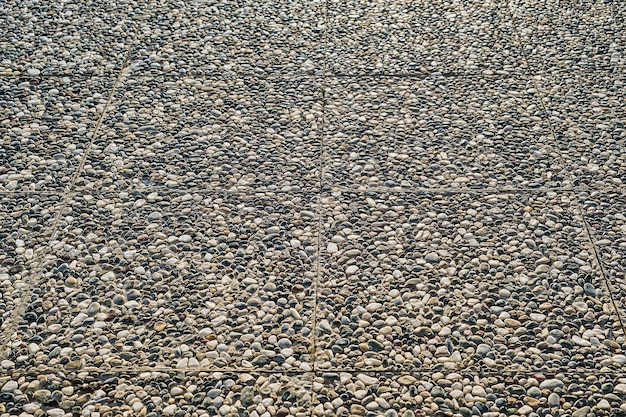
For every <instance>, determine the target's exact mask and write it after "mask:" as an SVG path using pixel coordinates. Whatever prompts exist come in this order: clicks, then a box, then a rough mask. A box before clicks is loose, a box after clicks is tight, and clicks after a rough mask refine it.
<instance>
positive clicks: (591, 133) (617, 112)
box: [541, 71, 626, 188]
mask: <svg viewBox="0 0 626 417" xmlns="http://www.w3.org/2000/svg"><path fill="white" fill-rule="evenodd" d="M625 81H626V76H625V75H623V74H620V73H613V72H603V71H602V72H600V71H598V72H591V73H577V72H574V73H564V72H563V73H560V74H559V75H555V76H551V77H544V78H543V80H542V81H541V85H542V89H544V90H545V91H543V92H542V94H543V95H544V96H545V100H544V102H545V105H546V109H547V111H548V114H549V116H550V123H551V125H552V128H553V129H554V131H555V135H556V142H557V143H556V145H557V146H558V147H559V151H560V154H561V155H562V158H563V159H564V161H565V163H566V164H567V167H568V171H569V172H570V174H571V175H572V177H573V182H574V184H575V185H580V186H587V187H590V188H601V187H611V186H613V187H621V186H623V184H624V182H626V129H624V122H625V121H626V104H625V103H626V89H625V88H624V82H625Z"/></svg>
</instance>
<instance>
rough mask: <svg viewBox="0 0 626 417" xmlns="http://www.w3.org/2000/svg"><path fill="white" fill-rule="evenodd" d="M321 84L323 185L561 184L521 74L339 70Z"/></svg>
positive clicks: (531, 87)
mask: <svg viewBox="0 0 626 417" xmlns="http://www.w3.org/2000/svg"><path fill="white" fill-rule="evenodd" d="M326 90H327V91H326V96H327V99H326V103H325V117H326V123H325V131H326V132H327V133H326V136H325V142H324V146H325V148H326V153H327V156H326V159H327V161H328V162H327V163H326V164H325V167H324V168H325V169H324V178H323V179H324V181H325V183H326V184H329V185H331V186H351V187H357V188H358V187H361V188H366V187H392V188H394V187H402V188H417V187H424V188H439V187H449V188H462V187H469V188H484V187H504V186H515V187H526V188H536V187H540V186H543V187H560V186H563V185H565V184H567V181H568V180H567V175H566V173H565V169H564V167H563V166H562V164H560V160H559V155H558V153H557V152H556V149H554V148H553V147H552V146H551V145H550V144H551V143H552V141H553V136H552V132H551V130H550V126H549V125H548V123H547V122H545V114H544V110H543V107H542V106H541V103H540V102H539V100H538V90H537V88H536V87H535V84H534V82H533V80H532V79H530V78H527V77H513V78H511V77H500V76H495V77H487V78H482V79H475V80H468V79H466V78H463V77H441V76H432V77H428V78H426V79H415V78H401V79H395V78H389V77H386V78H380V79H370V78H365V79H350V78H338V79H332V80H330V81H329V82H328V85H327V87H326ZM416 134H417V135H419V136H420V140H419V141H415V135H416Z"/></svg>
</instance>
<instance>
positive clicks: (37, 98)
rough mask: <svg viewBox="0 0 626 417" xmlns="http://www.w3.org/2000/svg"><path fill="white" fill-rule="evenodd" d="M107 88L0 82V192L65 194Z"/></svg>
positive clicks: (82, 82)
mask: <svg viewBox="0 0 626 417" xmlns="http://www.w3.org/2000/svg"><path fill="white" fill-rule="evenodd" d="M112 85H113V82H112V81H111V80H109V79H106V78H98V77H93V78H86V77H36V78H34V77H13V76H10V77H0V138H1V140H2V142H1V143H2V147H0V191H26V190H31V191H62V190H65V189H67V188H69V186H70V183H71V179H72V176H73V175H74V174H75V173H76V170H77V168H78V166H79V165H80V162H81V160H82V159H83V158H84V156H85V149H86V147H87V145H88V144H89V141H90V140H91V137H92V135H93V133H94V128H95V125H96V122H97V121H98V119H99V118H100V116H101V115H102V112H103V111H104V107H105V106H106V102H107V97H108V94H109V92H110V90H111V87H112Z"/></svg>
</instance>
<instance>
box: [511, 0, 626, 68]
mask: <svg viewBox="0 0 626 417" xmlns="http://www.w3.org/2000/svg"><path fill="white" fill-rule="evenodd" d="M611 7H612V6H611V4H610V3H606V2H567V3H566V6H564V7H556V8H555V7H554V3H553V2H551V1H549V0H541V1H536V0H512V1H510V2H509V9H510V13H511V15H512V16H513V23H514V26H515V28H516V31H517V33H518V35H519V39H520V42H521V44H522V45H524V54H525V55H526V59H527V62H528V68H529V69H531V71H532V72H533V73H540V72H545V73H560V74H562V75H565V74H567V73H569V71H575V72H580V71H583V72H585V71H595V70H599V71H605V70H614V69H618V68H619V67H621V66H623V65H624V63H625V61H624V55H623V54H624V43H623V41H624V35H623V30H621V29H620V27H619V26H618V25H617V24H616V19H615V15H614V13H613V11H612V10H611Z"/></svg>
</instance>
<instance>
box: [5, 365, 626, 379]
mask: <svg viewBox="0 0 626 417" xmlns="http://www.w3.org/2000/svg"><path fill="white" fill-rule="evenodd" d="M29 372H30V373H37V375H41V374H46V373H57V372H60V373H68V374H71V373H82V372H88V373H89V374H90V375H102V374H116V373H127V374H141V373H145V372H161V373H168V374H173V373H231V374H255V373H256V374H267V375H285V376H298V375H314V376H315V375H320V376H323V375H324V374H331V373H343V372H345V373H350V374H366V375H372V374H373V375H392V376H393V375H407V374H408V375H428V374H435V373H441V372H447V373H461V374H469V375H478V376H486V377H488V376H498V375H501V376H533V375H536V374H537V373H542V374H547V375H556V374H564V375H569V376H584V377H587V376H591V375H595V376H608V377H614V378H621V377H623V375H624V374H623V372H622V371H620V370H605V371H603V370H598V369H584V368H583V369H581V368H577V369H571V368H562V367H557V368H554V367H553V368H550V369H537V370H530V369H526V370H514V369H493V370H490V369H488V370H481V369H472V368H464V369H462V370H460V369H445V368H443V367H442V368H418V369H393V370H388V369H355V368H351V367H345V368H328V369H320V370H317V371H303V370H293V371H290V370H286V369H282V370H275V369H257V368H252V369H242V368H221V367H185V368H175V367H168V366H136V367H135V366H121V367H115V368H110V369H102V368H97V367H85V368H81V369H78V370H72V371H67V370H66V369H65V368H54V367H50V368H47V369H43V370H42V369H40V368H37V369H35V368H30V369H26V368H23V369H19V370H17V369H16V371H15V372H13V374H14V375H15V374H17V375H21V374H28V373H29ZM13 377H14V376H13Z"/></svg>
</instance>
